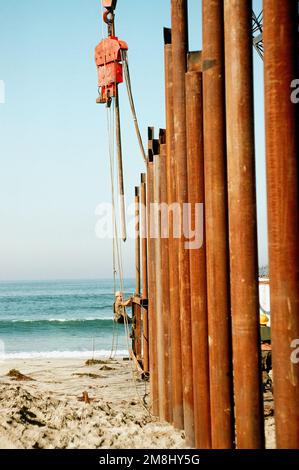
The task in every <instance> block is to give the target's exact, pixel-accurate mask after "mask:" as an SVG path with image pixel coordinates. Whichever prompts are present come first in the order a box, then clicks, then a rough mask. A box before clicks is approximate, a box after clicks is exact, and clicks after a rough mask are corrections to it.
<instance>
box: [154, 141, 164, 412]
mask: <svg viewBox="0 0 299 470" xmlns="http://www.w3.org/2000/svg"><path fill="white" fill-rule="evenodd" d="M160 160H161V158H160V149H159V153H155V155H154V205H153V206H152V210H151V224H152V230H151V237H154V244H155V282H156V289H155V294H156V295H155V311H156V336H154V338H155V339H154V340H155V341H156V344H157V346H156V347H157V376H158V394H159V417H160V419H162V420H165V397H166V384H165V360H164V324H163V318H162V266H161V235H160V233H161V232H160V216H159V215H160V214H159V210H158V207H159V205H160V186H161V177H160Z"/></svg>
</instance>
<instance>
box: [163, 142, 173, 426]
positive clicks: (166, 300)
mask: <svg viewBox="0 0 299 470" xmlns="http://www.w3.org/2000/svg"><path fill="white" fill-rule="evenodd" d="M164 137H165V136H164ZM165 142H166V141H165V139H164V138H163V139H161V141H160V183H161V184H160V203H161V242H160V249H161V269H162V273H161V275H162V276H161V277H162V279H161V290H162V322H163V345H164V351H163V352H164V358H163V361H164V389H165V396H164V397H163V398H164V406H163V408H164V410H163V411H164V419H165V420H166V421H168V422H171V421H172V398H171V397H172V380H171V377H172V373H171V357H170V356H171V338H170V332H171V330H170V327H171V325H170V291H169V249H168V248H169V247H168V207H167V169H166V166H167V165H166V163H167V161H166V157H167V149H166V143H165ZM164 207H165V209H166V210H165V209H164Z"/></svg>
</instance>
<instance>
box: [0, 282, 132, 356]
mask: <svg viewBox="0 0 299 470" xmlns="http://www.w3.org/2000/svg"><path fill="white" fill-rule="evenodd" d="M125 291H126V295H127V296H130V295H132V294H133V292H134V281H133V280H127V281H126V282H125ZM113 302H114V294H113V281H112V280H82V281H77V280H76V281H74V280H72V281H32V282H31V281H30V282H0V356H4V357H5V358H19V357H20V358H31V357H49V358H53V357H70V358H71V357H86V358H91V356H92V355H93V353H94V354H95V356H96V357H106V356H109V355H110V352H111V346H112V337H113V327H114V326H113V325H114V324H113ZM128 313H129V315H131V312H130V311H129V312H128ZM127 344H128V343H127V340H126V337H125V332H124V327H123V325H118V326H117V348H116V349H117V355H124V354H126V355H127V354H128V348H127Z"/></svg>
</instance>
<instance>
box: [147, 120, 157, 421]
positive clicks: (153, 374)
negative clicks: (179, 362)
mask: <svg viewBox="0 0 299 470" xmlns="http://www.w3.org/2000/svg"><path fill="white" fill-rule="evenodd" d="M153 133H154V130H153V129H152V128H149V153H148V165H147V220H148V293H149V336H150V338H151V339H150V347H149V352H150V358H149V359H150V390H151V403H152V413H153V414H154V415H155V416H158V415H159V392H158V370H157V328H156V307H155V304H156V280H155V240H154V238H153V237H151V230H152V220H151V204H153V202H154V163H153V157H154V151H153V147H154V146H155V143H156V141H155V140H154V138H153Z"/></svg>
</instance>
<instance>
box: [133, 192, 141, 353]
mask: <svg viewBox="0 0 299 470" xmlns="http://www.w3.org/2000/svg"><path fill="white" fill-rule="evenodd" d="M139 206H140V189H139V187H138V186H136V187H135V273H136V292H135V293H136V295H137V296H139V297H140V294H141V277H140V268H141V258H140V211H139ZM134 314H135V322H136V323H135V338H134V343H135V348H134V349H135V355H136V357H137V359H138V360H139V359H141V309H140V305H135V308H134Z"/></svg>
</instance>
